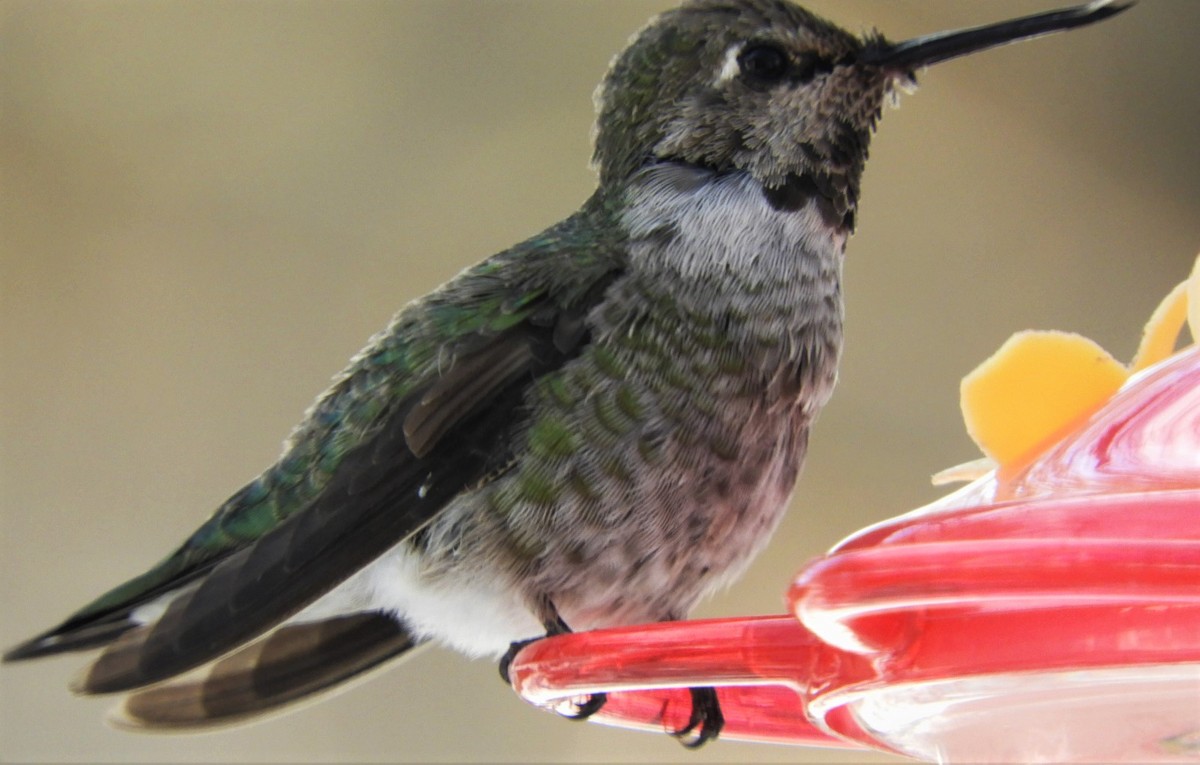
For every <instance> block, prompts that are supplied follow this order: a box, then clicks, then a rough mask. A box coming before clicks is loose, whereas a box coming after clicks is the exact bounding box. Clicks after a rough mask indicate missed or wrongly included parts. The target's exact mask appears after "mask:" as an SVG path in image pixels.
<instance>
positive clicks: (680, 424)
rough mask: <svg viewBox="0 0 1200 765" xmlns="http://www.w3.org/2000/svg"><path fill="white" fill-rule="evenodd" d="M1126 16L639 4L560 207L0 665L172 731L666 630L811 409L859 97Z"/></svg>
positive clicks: (726, 568)
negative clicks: (928, 17) (579, 201)
mask: <svg viewBox="0 0 1200 765" xmlns="http://www.w3.org/2000/svg"><path fill="white" fill-rule="evenodd" d="M1129 5H1131V3H1130V2H1120V1H1117V0H1113V1H1111V2H1108V1H1105V0H1099V1H1097V2H1092V3H1088V4H1086V5H1081V6H1076V7H1072V8H1066V9H1062V10H1057V11H1051V12H1046V13H1041V14H1038V15H1034V16H1028V17H1024V18H1020V19H1015V20H1010V21H1004V22H1000V23H996V24H991V25H987V26H981V27H976V28H972V29H966V30H960V31H954V32H943V33H939V34H932V35H927V36H923V37H918V38H915V39H912V40H908V41H905V42H899V43H893V42H890V41H888V40H887V39H886V38H885V37H883V36H882V35H880V34H878V33H875V32H872V33H868V34H865V35H861V36H860V35H855V34H852V33H850V32H847V31H845V30H843V29H841V28H839V27H837V26H835V25H834V24H832V23H830V22H828V21H826V20H824V19H822V18H820V17H818V16H816V15H814V14H813V13H810V12H809V11H807V10H805V9H803V8H801V7H799V6H797V5H794V4H792V3H790V2H788V1H787V0H688V1H687V2H685V3H684V4H683V5H681V6H679V7H677V8H674V9H671V10H668V11H666V12H664V13H662V14H661V15H659V16H657V17H656V18H654V19H653V20H651V21H650V23H649V24H648V25H647V26H646V27H645V28H644V29H643V30H642V31H641V32H640V33H638V34H637V35H636V37H635V38H634V39H633V40H632V42H631V43H630V44H629V46H628V47H627V48H626V49H625V50H624V51H623V52H622V53H620V54H619V55H618V56H617V57H616V58H615V59H614V61H613V63H612V65H611V67H610V69H609V71H608V73H607V75H606V76H605V78H604V80H603V83H602V84H601V86H600V89H599V90H598V92H597V110H598V117H597V125H596V130H595V141H594V151H593V158H592V159H593V164H594V168H595V171H596V173H597V176H598V184H597V187H596V189H595V191H594V193H593V194H592V195H591V196H590V197H589V198H588V199H587V200H586V201H585V202H584V203H583V205H582V206H581V207H580V208H579V210H578V211H577V212H575V213H574V214H572V215H571V216H570V217H568V218H566V219H564V220H562V221H561V222H559V223H557V224H555V225H553V226H551V227H549V228H547V229H546V230H545V231H542V232H541V233H539V234H536V235H535V236H533V237H532V238H529V239H527V240H525V241H523V242H521V243H519V244H516V245H515V246H513V247H511V248H509V249H507V250H504V251H503V252H500V253H498V254H496V255H493V256H492V257H490V258H488V259H486V260H484V261H482V262H480V263H479V264H478V265H475V266H473V267H470V268H468V269H466V270H465V271H463V272H461V273H460V274H458V275H457V276H455V277H454V278H452V279H451V280H450V281H449V282H447V283H446V284H444V285H443V286H441V287H440V288H438V289H436V290H435V291H433V292H432V293H430V294H429V295H426V296H425V297H422V298H420V299H418V300H415V301H413V302H411V303H409V304H408V305H407V306H405V307H404V308H402V309H401V310H400V311H399V313H397V314H396V315H395V317H394V318H393V319H392V320H391V322H390V323H389V324H388V326H387V327H386V328H385V329H384V330H383V331H381V332H379V333H378V334H377V335H375V336H374V337H373V338H371V339H370V341H369V343H368V344H367V346H366V347H365V348H364V349H363V350H362V351H360V352H359V353H358V354H357V355H356V356H354V357H353V359H352V360H351V362H350V364H349V366H348V367H347V368H346V369H345V370H344V371H343V372H342V373H341V374H340V375H338V376H337V377H336V378H335V380H334V382H333V384H332V386H331V387H330V388H329V389H328V390H326V391H325V392H324V393H323V394H322V395H321V396H320V397H319V398H318V399H317V401H316V402H315V403H314V404H313V405H312V407H311V408H310V409H309V411H308V412H307V413H306V415H305V417H304V419H303V421H302V422H301V423H300V424H299V425H298V426H297V427H296V428H295V430H294V431H293V432H292V433H291V435H290V436H289V437H288V438H287V440H286V442H285V444H284V448H283V452H282V455H281V456H280V458H279V460H278V461H277V462H276V463H275V464H273V465H271V466H270V467H268V468H267V469H266V470H265V471H264V472H262V473H261V474H260V475H259V476H257V477H256V478H254V479H253V480H251V481H250V482H249V483H248V484H246V485H245V486H244V487H242V488H241V489H239V490H238V491H237V492H235V493H234V494H233V495H232V496H231V497H230V498H229V499H228V500H226V501H225V502H224V504H222V505H221V506H220V507H219V508H217V509H216V511H215V512H214V513H213V515H212V516H211V517H210V518H209V519H208V520H207V521H206V522H205V523H203V525H201V526H200V527H199V528H198V529H196V530H195V531H194V532H193V533H192V534H191V535H190V536H188V537H187V538H186V539H185V540H184V541H183V543H182V544H181V545H180V546H179V547H178V548H177V549H175V550H174V551H173V552H171V553H170V554H169V555H167V556H166V557H165V558H163V559H162V560H161V561H159V562H158V563H156V564H154V565H153V566H152V567H150V568H149V570H147V571H146V572H145V573H142V574H140V575H138V576H135V577H134V578H132V579H130V580H129V581H127V582H124V583H123V584H120V585H118V586H116V587H115V588H113V589H111V590H109V591H108V592H106V593H104V594H103V595H101V596H99V597H98V598H96V599H95V600H94V601H92V602H91V603H89V604H87V605H85V606H84V607H83V608H81V609H79V610H78V611H76V612H75V613H73V614H71V615H70V616H68V617H67V618H66V619H65V620H64V621H63V622H62V623H60V624H59V625H58V626H56V627H54V628H52V629H50V630H48V631H46V632H44V633H42V634H40V635H37V636H36V637H34V638H32V639H30V640H28V641H26V642H24V643H22V644H20V645H18V646H16V647H14V648H12V649H11V650H9V651H8V652H7V653H6V654H5V655H4V661H6V662H12V661H18V660H25V659H31V658H35V657H40V656H47V655H51V654H57V653H61V652H67V651H80V650H88V649H97V648H99V649H102V651H101V652H100V653H99V655H98V657H96V658H95V660H94V661H93V662H92V663H91V665H90V666H89V667H87V668H86V669H85V670H84V671H83V673H82V674H81V675H80V676H79V677H78V678H77V679H76V680H75V681H74V683H73V689H74V690H75V691H77V692H79V693H82V694H106V693H121V694H125V695H124V698H123V701H122V703H121V705H120V706H119V707H118V709H117V710H115V713H114V714H115V717H114V722H116V723H117V724H118V725H121V726H124V727H129V728H141V729H167V730H170V729H190V728H196V727H204V726H214V725H221V724H228V723H240V722H243V721H246V720H251V719H254V718H256V717H258V716H260V715H264V714H266V713H270V712H274V711H277V710H281V709H284V708H286V707H288V706H289V705H291V704H294V703H295V702H297V701H300V700H302V699H306V698H308V697H311V696H314V695H316V694H319V693H321V692H323V691H327V690H329V689H331V688H334V687H336V686H338V685H339V684H341V683H344V682H346V681H348V680H350V679H352V678H355V677H357V676H359V675H360V674H362V673H365V672H367V671H368V670H373V669H376V668H378V667H380V666H381V665H384V664H386V663H388V662H391V661H393V660H395V659H397V658H398V657H401V656H402V655H404V654H406V653H408V652H409V651H411V650H412V649H413V648H414V647H416V646H418V645H420V644H422V643H426V642H434V643H439V644H442V645H444V646H448V647H450V648H452V649H455V650H458V651H461V652H463V653H465V654H467V655H469V656H473V657H484V656H487V657H492V658H493V659H497V660H499V661H500V665H501V673H502V675H504V676H505V677H507V667H508V665H509V663H510V662H511V661H512V660H513V658H514V656H515V655H516V654H517V653H518V652H519V650H520V648H521V647H522V646H523V645H525V644H526V643H528V642H529V641H531V640H536V639H539V638H541V637H544V636H547V635H556V634H562V633H565V632H568V631H572V630H590V629H594V628H600V627H609V626H617V625H626V624H634V623H644V622H654V621H665V620H679V619H684V618H686V617H687V615H688V613H689V611H690V610H691V609H692V608H693V607H694V606H695V605H696V603H697V602H698V601H699V600H701V599H702V598H703V597H704V596H705V595H706V594H709V593H711V592H713V591H714V590H716V589H718V588H721V587H723V586H725V585H726V584H728V583H729V582H731V581H732V580H733V579H735V578H736V577H737V576H738V575H739V574H740V573H741V572H742V571H743V570H744V569H745V567H746V566H747V565H748V564H749V563H750V561H751V560H752V559H753V558H754V556H755V555H756V554H757V553H758V552H759V551H760V550H761V549H762V547H763V546H764V545H765V544H766V542H767V540H768V539H769V538H770V536H771V534H772V532H773V530H774V529H775V527H776V526H777V524H778V523H779V521H780V518H781V516H782V514H783V512H784V508H785V507H786V506H787V504H788V502H789V498H790V496H791V494H792V491H793V487H794V486H795V484H796V481H797V477H798V475H799V473H800V469H801V466H802V463H803V462H804V457H805V453H806V451H807V446H808V437H809V430H810V428H811V427H812V426H813V423H814V421H815V420H816V418H817V416H818V414H819V412H820V411H821V409H822V407H823V406H824V405H825V403H826V402H827V401H828V399H829V397H830V394H831V393H832V391H833V388H834V384H835V381H836V378H837V368H838V360H839V356H840V354H841V348H842V334H843V333H842V323H843V306H842V287H841V282H842V260H843V255H844V252H845V248H846V243H847V240H848V238H849V237H850V235H851V234H852V233H853V232H854V230H855V222H856V216H857V212H858V198H859V189H860V185H861V180H862V174H863V170H864V166H865V164H866V160H867V153H868V147H869V144H870V139H871V136H872V134H873V133H874V130H875V127H876V123H877V121H878V120H879V119H880V116H881V114H882V109H883V107H884V106H885V104H887V103H888V102H889V100H890V99H893V98H894V97H895V96H896V94H897V93H898V92H899V91H908V90H911V89H913V88H915V86H916V75H917V73H918V71H919V70H921V69H923V68H925V67H927V66H930V65H933V64H937V63H941V62H944V61H947V60H950V59H953V58H956V57H959V56H963V55H966V54H970V53H975V52H978V51H982V50H985V49H987V48H992V47H995V46H998V45H1002V44H1005V43H1009V42H1014V41H1017V40H1023V39H1027V38H1031V37H1035V36H1040V35H1045V34H1049V33H1053V32H1058V31H1061V30H1066V29H1071V28H1075V27H1080V26H1084V25H1088V24H1092V23H1094V22H1097V21H1100V20H1102V19H1107V18H1109V17H1112V16H1114V15H1116V14H1117V13H1120V12H1121V11H1123V10H1125V9H1126V8H1127V7H1129ZM691 698H692V711H691V716H690V719H689V720H688V722H687V724H686V725H685V727H683V728H682V729H681V730H678V731H675V732H674V733H675V735H676V736H678V737H679V738H680V739H681V740H683V741H684V743H686V744H688V745H691V746H698V745H700V744H703V743H705V742H706V741H709V740H711V739H713V738H715V737H716V736H717V735H718V734H719V733H720V730H721V726H722V722H723V718H722V715H721V710H720V697H719V693H718V691H717V690H715V689H713V688H696V689H692V694H691ZM604 700H605V699H604V696H603V694H595V695H593V696H591V697H587V698H583V699H580V700H579V701H578V703H577V704H576V706H575V708H574V709H573V710H569V711H570V716H575V717H581V718H582V717H587V716H588V715H590V714H592V713H594V712H595V711H596V710H598V709H599V708H600V707H601V706H602V705H603V703H604Z"/></svg>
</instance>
